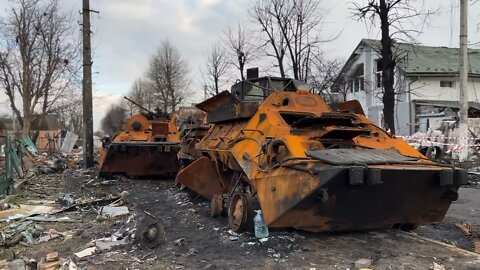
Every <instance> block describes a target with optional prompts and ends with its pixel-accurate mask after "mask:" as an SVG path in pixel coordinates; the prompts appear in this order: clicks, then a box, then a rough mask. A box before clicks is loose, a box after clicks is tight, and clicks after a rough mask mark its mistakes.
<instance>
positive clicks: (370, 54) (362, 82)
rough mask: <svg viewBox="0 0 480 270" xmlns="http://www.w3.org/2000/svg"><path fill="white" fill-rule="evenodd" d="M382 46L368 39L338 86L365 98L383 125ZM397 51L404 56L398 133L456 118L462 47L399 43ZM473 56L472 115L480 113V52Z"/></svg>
mask: <svg viewBox="0 0 480 270" xmlns="http://www.w3.org/2000/svg"><path fill="white" fill-rule="evenodd" d="M379 48H380V41H378V40H370V39H362V40H361V41H360V43H359V44H358V46H357V47H356V48H355V50H354V52H353V53H352V55H351V56H350V57H349V58H348V60H347V62H346V63H345V65H344V66H343V68H342V72H341V74H342V76H341V77H342V79H341V81H340V77H339V79H337V85H339V84H344V87H343V88H341V89H344V90H343V91H345V92H344V93H343V94H344V95H345V97H346V99H347V100H352V99H357V100H359V101H360V103H361V104H362V107H363V108H364V111H365V114H366V115H367V116H368V117H369V118H371V119H372V120H374V121H375V122H376V123H377V124H379V125H380V126H383V125H382V121H383V104H382V100H381V99H382V87H381V77H382V76H381V69H382V68H381V61H380V60H381V56H380V53H379V51H380V50H379ZM393 51H394V53H395V55H397V56H398V58H399V59H401V63H399V64H397V67H396V70H395V90H396V93H397V97H396V98H397V103H396V108H395V109H396V122H395V126H396V130H397V132H396V133H397V135H410V134H412V133H414V132H415V131H418V130H421V131H426V130H427V129H429V128H435V127H436V126H438V125H439V122H441V121H442V120H444V119H455V118H456V117H457V113H456V112H458V107H459V106H458V104H459V103H458V100H459V84H458V74H459V73H458V70H459V68H458V67H459V57H458V55H459V50H458V49H456V48H447V47H429V46H420V45H413V44H408V43H396V44H395V45H394V48H393ZM468 55H469V60H470V72H469V82H468V97H469V100H470V101H471V103H470V110H469V117H480V103H479V98H480V50H473V49H470V50H469V52H468ZM343 78H348V79H343ZM337 91H341V90H338V88H337Z"/></svg>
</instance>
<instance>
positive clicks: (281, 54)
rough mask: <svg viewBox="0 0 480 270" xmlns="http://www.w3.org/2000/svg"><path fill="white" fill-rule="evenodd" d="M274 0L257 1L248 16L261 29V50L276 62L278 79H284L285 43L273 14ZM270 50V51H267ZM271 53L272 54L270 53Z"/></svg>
mask: <svg viewBox="0 0 480 270" xmlns="http://www.w3.org/2000/svg"><path fill="white" fill-rule="evenodd" d="M272 2H274V0H272V1H270V0H264V1H262V0H259V1H257V2H256V3H255V4H254V5H253V7H252V8H251V10H250V15H251V16H252V17H253V18H254V19H255V21H256V22H257V23H258V25H259V26H260V29H261V36H262V37H264V42H263V43H264V44H263V46H262V48H263V49H264V50H265V54H266V55H267V56H269V57H273V58H275V60H276V62H277V63H276V65H277V67H278V71H279V73H280V77H282V78H285V76H286V73H285V66H284V59H285V52H286V44H285V43H286V42H285V38H284V36H283V35H282V33H281V30H280V29H279V27H278V25H277V23H276V21H275V18H274V16H272V14H273V11H272V10H273V3H272ZM269 49H270V50H269ZM272 51H273V52H272Z"/></svg>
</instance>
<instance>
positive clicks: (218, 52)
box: [202, 42, 230, 95]
mask: <svg viewBox="0 0 480 270" xmlns="http://www.w3.org/2000/svg"><path fill="white" fill-rule="evenodd" d="M229 66H230V65H229V61H228V58H227V54H226V52H225V48H224V47H222V45H221V44H220V43H219V42H217V43H215V44H214V45H213V46H212V48H210V50H208V51H207V52H206V55H205V66H204V70H203V72H202V74H203V77H204V78H203V80H204V83H205V86H207V88H208V91H209V92H210V95H218V94H219V93H220V87H221V85H222V77H223V76H224V75H225V73H227V71H228V68H229Z"/></svg>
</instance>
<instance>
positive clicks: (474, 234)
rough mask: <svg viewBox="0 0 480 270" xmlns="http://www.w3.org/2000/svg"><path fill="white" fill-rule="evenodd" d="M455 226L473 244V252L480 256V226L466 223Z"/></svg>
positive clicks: (462, 222)
mask: <svg viewBox="0 0 480 270" xmlns="http://www.w3.org/2000/svg"><path fill="white" fill-rule="evenodd" d="M455 225H456V226H457V227H458V228H459V229H460V230H462V231H463V233H465V235H466V236H467V237H468V239H469V240H470V242H471V243H472V247H473V252H475V253H478V254H480V226H478V225H471V224H470V223H468V222H465V221H460V222H459V223H455Z"/></svg>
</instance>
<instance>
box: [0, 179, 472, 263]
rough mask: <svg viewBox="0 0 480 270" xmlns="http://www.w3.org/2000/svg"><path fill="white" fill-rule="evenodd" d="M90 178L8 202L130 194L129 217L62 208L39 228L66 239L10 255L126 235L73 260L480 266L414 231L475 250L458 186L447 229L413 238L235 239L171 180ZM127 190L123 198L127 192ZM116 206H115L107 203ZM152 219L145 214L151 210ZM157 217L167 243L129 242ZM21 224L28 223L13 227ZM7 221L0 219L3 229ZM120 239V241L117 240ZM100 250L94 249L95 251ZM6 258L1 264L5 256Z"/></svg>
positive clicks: (468, 191) (426, 229) (52, 184)
mask: <svg viewBox="0 0 480 270" xmlns="http://www.w3.org/2000/svg"><path fill="white" fill-rule="evenodd" d="M92 175H93V172H83V171H81V170H79V171H76V172H66V173H63V174H51V175H38V176H35V177H33V178H31V179H30V180H29V181H28V183H27V184H26V186H25V188H24V189H23V190H22V191H20V193H19V194H18V195H17V196H16V197H15V198H14V199H13V200H11V201H10V203H11V204H32V202H43V203H50V204H51V205H53V206H56V207H58V208H60V205H58V203H56V202H55V201H56V200H57V199H58V197H59V195H61V194H70V195H71V196H72V197H73V198H74V199H75V200H76V201H80V200H86V201H88V200H93V199H95V198H105V197H107V196H109V195H113V196H117V195H119V194H122V192H123V195H124V198H125V203H124V204H123V205H125V206H127V207H128V209H129V211H130V213H129V214H128V215H124V216H119V217H115V218H105V217H102V216H100V215H99V213H98V211H99V208H100V206H101V204H102V203H99V204H97V205H84V206H82V207H78V208H76V209H71V210H72V211H65V212H62V213H60V214H58V215H57V217H64V216H68V217H70V218H71V219H74V220H78V221H76V222H69V223H66V222H36V225H35V226H39V228H40V230H41V231H45V232H46V231H48V230H50V229H55V230H56V231H58V232H66V233H65V235H68V236H62V237H59V238H56V239H53V240H50V241H47V242H43V243H39V244H30V245H29V244H26V243H21V244H19V245H16V246H14V247H11V248H10V249H11V250H13V251H14V252H15V253H16V257H19V258H20V257H24V258H26V259H27V260H28V259H30V260H31V261H32V263H31V264H32V265H34V264H35V262H34V261H36V262H38V261H39V260H40V259H41V258H42V257H43V256H45V255H46V254H47V253H49V252H52V251H58V252H59V254H60V256H61V257H63V258H65V259H69V258H74V257H75V256H74V255H73V254H74V253H75V252H79V251H82V250H84V249H85V248H87V247H91V246H92V245H94V244H92V240H95V239H99V238H104V237H111V236H112V235H114V234H115V233H116V234H115V235H117V236H118V235H121V236H120V237H117V238H121V237H123V236H124V237H125V238H124V240H126V239H129V241H128V242H127V241H125V242H127V243H126V244H124V245H121V246H115V247H113V248H111V249H108V250H103V251H101V252H99V253H96V254H94V255H91V256H87V257H85V258H82V259H76V258H75V259H74V260H75V261H76V265H77V266H78V268H79V269H355V267H354V262H355V261H357V260H359V259H362V258H367V259H370V260H371V261H372V268H373V269H410V270H413V269H433V268H432V267H433V265H434V263H436V264H437V265H443V266H444V267H445V269H456V270H461V269H472V270H473V269H480V257H479V256H474V255H471V254H466V253H462V252H461V251H458V250H453V249H451V248H448V247H445V246H443V245H440V244H434V243H432V242H430V241H425V240H421V239H419V238H418V237H416V236H415V235H416V234H418V235H421V236H425V237H428V238H432V239H435V240H438V241H441V242H444V243H449V244H454V245H457V246H460V247H462V248H465V249H471V248H472V247H471V243H470V242H469V241H468V239H467V238H466V236H465V235H464V234H463V233H462V232H461V231H460V230H459V229H458V228H456V227H455V225H454V223H455V222H457V221H460V220H467V221H469V222H471V223H472V224H480V216H479V213H478V211H480V209H479V207H478V206H479V205H480V189H476V188H471V187H467V188H462V189H461V191H460V199H459V200H458V201H457V202H455V203H454V204H453V205H452V207H451V209H450V211H449V212H448V215H447V218H446V219H445V221H444V222H442V223H434V224H427V225H425V226H420V227H419V228H418V229H417V230H416V231H414V232H413V234H406V233H404V232H401V231H397V230H388V231H380V232H357V233H336V234H326V233H317V234H313V233H306V232H302V231H296V230H278V231H270V237H269V238H268V241H266V242H260V241H259V240H257V239H255V237H253V236H252V235H251V234H249V233H245V234H241V235H235V234H233V233H229V229H228V224H227V219H226V218H211V217H210V215H209V203H208V202H207V201H205V200H202V199H199V198H191V197H190V196H189V195H188V194H187V193H186V192H184V191H179V190H178V188H176V187H175V186H174V184H173V181H172V180H164V181H158V180H156V181H148V180H129V179H123V178H120V179H117V180H114V181H105V180H103V179H95V180H92V179H94V177H93V176H92ZM125 191H127V192H128V194H127V192H125ZM109 202H110V201H109ZM147 213H148V214H147ZM152 216H153V217H156V218H157V219H158V220H159V222H160V224H161V225H162V227H163V229H164V232H165V238H164V239H163V243H161V244H160V245H159V246H157V247H156V248H154V249H151V248H148V247H147V246H146V245H145V244H144V243H143V242H142V241H134V240H133V235H132V234H133V232H135V228H137V231H136V232H135V234H136V236H137V238H138V236H139V234H141V231H142V230H143V228H142V226H143V227H144V225H145V224H144V222H145V220H152ZM17 222H20V223H21V222H22V221H17ZM7 225H10V224H5V223H2V222H0V230H2V229H4V228H5V226H7ZM117 241H118V242H122V239H117ZM97 250H98V249H97ZM1 259H2V258H0V260H1Z"/></svg>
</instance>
